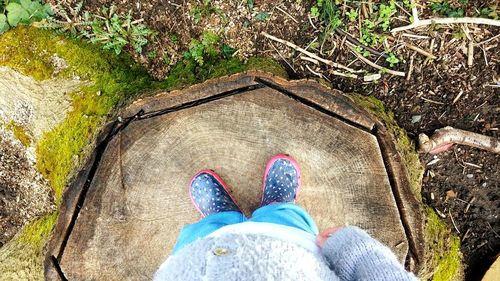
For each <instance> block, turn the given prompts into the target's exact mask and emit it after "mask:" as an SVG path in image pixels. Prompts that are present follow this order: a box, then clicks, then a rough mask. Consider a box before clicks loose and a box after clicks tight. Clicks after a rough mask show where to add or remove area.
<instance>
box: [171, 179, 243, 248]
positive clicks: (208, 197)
mask: <svg viewBox="0 0 500 281" xmlns="http://www.w3.org/2000/svg"><path fill="white" fill-rule="evenodd" d="M188 189H189V197H190V198H191V202H192V203H193V205H194V207H195V208H196V210H198V212H199V213H200V214H201V216H202V217H203V219H201V220H200V221H198V222H197V223H193V224H187V225H185V226H184V227H183V228H182V230H181V233H180V234H179V237H178V238H177V242H176V244H175V246H174V249H173V251H172V254H175V253H176V252H177V251H179V250H180V249H182V248H183V247H184V246H186V245H187V244H189V243H191V242H193V241H195V240H196V239H199V238H203V237H205V236H207V235H209V234H210V233H212V232H214V231H216V230H217V229H219V228H221V227H224V226H226V225H230V224H235V223H240V222H244V221H246V220H247V218H246V217H245V215H243V214H242V212H241V209H240V208H239V207H238V205H237V204H236V202H235V201H234V199H233V197H232V196H231V192H230V188H229V187H228V185H227V184H226V183H225V182H224V181H223V180H222V178H221V177H220V176H219V175H218V174H217V173H215V172H214V171H212V170H202V171H200V172H198V173H197V174H196V175H194V177H193V178H192V179H191V183H190V184H189V188H188Z"/></svg>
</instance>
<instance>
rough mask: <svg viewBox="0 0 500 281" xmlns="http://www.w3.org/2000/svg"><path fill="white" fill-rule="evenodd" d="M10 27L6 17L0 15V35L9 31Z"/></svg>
mask: <svg viewBox="0 0 500 281" xmlns="http://www.w3.org/2000/svg"><path fill="white" fill-rule="evenodd" d="M9 28H10V26H9V24H8V23H7V17H6V16H5V15H4V14H0V34H2V33H4V32H5V31H7V30H9Z"/></svg>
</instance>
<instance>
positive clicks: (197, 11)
mask: <svg viewBox="0 0 500 281" xmlns="http://www.w3.org/2000/svg"><path fill="white" fill-rule="evenodd" d="M189 14H190V15H191V17H192V18H193V21H194V23H199V22H200V21H201V19H202V18H204V17H207V16H210V15H211V14H217V15H219V17H220V18H221V19H222V20H223V21H224V22H227V17H226V16H225V15H224V14H223V13H222V10H221V9H219V8H217V7H215V6H213V5H212V3H211V1H210V0H203V1H202V2H201V4H200V5H196V6H195V7H194V8H192V9H191V10H190V11H189Z"/></svg>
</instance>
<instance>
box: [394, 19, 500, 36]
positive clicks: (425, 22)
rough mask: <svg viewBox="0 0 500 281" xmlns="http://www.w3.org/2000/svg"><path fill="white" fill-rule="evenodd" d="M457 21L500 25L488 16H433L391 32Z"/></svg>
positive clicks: (455, 22) (499, 22) (498, 21)
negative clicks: (487, 17)
mask: <svg viewBox="0 0 500 281" xmlns="http://www.w3.org/2000/svg"><path fill="white" fill-rule="evenodd" d="M457 23H471V24H485V25H493V26H500V20H493V19H486V18H470V17H465V18H432V19H426V20H415V21H414V22H413V23H412V24H409V25H405V26H400V27H396V28H394V29H392V30H391V33H396V32H400V31H403V30H408V29H413V28H419V27H422V26H426V25H431V24H457Z"/></svg>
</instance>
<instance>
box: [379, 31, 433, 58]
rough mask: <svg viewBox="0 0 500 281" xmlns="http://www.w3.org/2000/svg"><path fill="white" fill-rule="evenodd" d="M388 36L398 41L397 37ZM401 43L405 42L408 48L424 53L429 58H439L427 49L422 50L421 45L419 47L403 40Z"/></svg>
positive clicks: (404, 44)
mask: <svg viewBox="0 0 500 281" xmlns="http://www.w3.org/2000/svg"><path fill="white" fill-rule="evenodd" d="M386 37H387V39H389V40H391V41H396V38H394V37H392V36H390V35H387V36H386ZM401 44H403V46H405V47H406V48H408V49H410V50H413V51H415V52H417V53H419V54H422V55H424V56H426V57H428V58H429V59H433V60H434V59H436V58H437V57H436V56H435V55H433V54H431V53H429V52H427V51H425V50H422V49H421V48H419V47H417V46H415V45H412V44H409V43H406V42H402V43H401Z"/></svg>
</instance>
